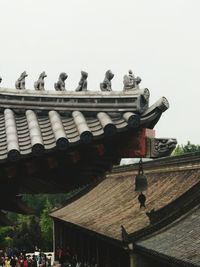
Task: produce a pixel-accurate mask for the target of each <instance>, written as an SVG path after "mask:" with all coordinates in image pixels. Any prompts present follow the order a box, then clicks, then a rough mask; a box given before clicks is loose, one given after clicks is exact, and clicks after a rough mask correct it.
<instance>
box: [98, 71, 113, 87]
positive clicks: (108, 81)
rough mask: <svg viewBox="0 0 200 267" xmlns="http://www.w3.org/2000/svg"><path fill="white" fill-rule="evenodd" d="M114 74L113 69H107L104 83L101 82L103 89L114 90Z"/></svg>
mask: <svg viewBox="0 0 200 267" xmlns="http://www.w3.org/2000/svg"><path fill="white" fill-rule="evenodd" d="M113 77H114V74H113V73H112V71H111V70H107V71H106V73H105V78H104V80H103V82H102V83H100V88H101V91H112V84H111V80H112V79H113Z"/></svg>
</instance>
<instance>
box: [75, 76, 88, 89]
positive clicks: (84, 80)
mask: <svg viewBox="0 0 200 267" xmlns="http://www.w3.org/2000/svg"><path fill="white" fill-rule="evenodd" d="M87 77H88V73H87V72H85V71H81V79H80V81H79V83H78V87H77V88H76V90H75V91H76V92H80V91H87Z"/></svg>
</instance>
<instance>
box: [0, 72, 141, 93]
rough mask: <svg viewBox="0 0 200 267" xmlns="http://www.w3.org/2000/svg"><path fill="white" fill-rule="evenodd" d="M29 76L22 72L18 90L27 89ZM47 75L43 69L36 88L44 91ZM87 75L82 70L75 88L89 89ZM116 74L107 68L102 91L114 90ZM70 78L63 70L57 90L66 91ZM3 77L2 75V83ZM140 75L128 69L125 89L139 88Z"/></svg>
mask: <svg viewBox="0 0 200 267" xmlns="http://www.w3.org/2000/svg"><path fill="white" fill-rule="evenodd" d="M27 76H28V74H27V73H26V71H24V72H22V74H21V75H20V77H19V78H18V79H17V81H16V83H15V88H16V89H18V90H25V89H26V87H25V78H26V77H27ZM45 77H47V75H46V73H45V71H43V72H42V73H41V74H40V76H39V78H38V80H37V81H36V82H35V83H34V88H35V90H37V91H44V90H45V88H44V85H45V82H44V78H45ZM87 77H88V73H87V72H85V71H81V79H80V81H79V83H78V87H77V88H76V89H75V91H76V92H80V91H87ZM113 77H114V74H113V73H112V71H111V70H107V71H106V73H105V78H104V80H103V82H102V83H100V89H101V91H112V83H111V80H112V79H113ZM67 78H68V75H67V74H66V73H65V72H61V73H60V75H59V78H58V81H57V82H56V83H54V88H55V90H56V91H66V89H65V80H66V79H67ZM1 81H2V78H1V77H0V83H1ZM141 81H142V80H141V78H140V77H138V76H137V77H135V76H134V74H133V72H132V70H129V71H128V75H124V80H123V83H124V91H127V90H132V89H139V84H140V82H141Z"/></svg>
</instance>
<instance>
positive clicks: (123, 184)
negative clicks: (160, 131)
mask: <svg viewBox="0 0 200 267" xmlns="http://www.w3.org/2000/svg"><path fill="white" fill-rule="evenodd" d="M144 171H145V174H146V176H147V178H148V184H149V185H148V190H147V192H146V198H147V201H146V206H147V209H146V210H142V209H140V208H139V203H138V199H137V198H138V193H137V192H135V191H134V177H135V175H136V173H137V165H136V166H135V167H134V166H131V167H126V166H125V167H118V168H117V169H116V170H114V171H113V173H111V174H108V175H107V177H106V179H105V180H103V181H102V182H101V183H100V184H98V185H97V186H96V187H95V188H93V189H92V190H91V191H90V192H88V193H87V194H85V195H84V196H82V197H80V198H79V199H77V200H75V201H73V202H72V203H69V204H68V205H67V206H65V207H64V208H61V209H59V210H57V211H55V212H53V213H52V214H51V216H52V217H53V218H55V219H59V220H61V221H64V222H66V223H68V224H70V225H71V226H73V225H74V226H76V227H80V229H87V230H90V231H92V232H95V233H97V234H100V235H103V236H106V237H109V238H112V239H115V240H122V236H121V226H122V225H123V227H124V228H125V229H126V231H127V233H128V234H134V233H137V232H139V231H141V230H143V229H144V228H146V227H148V226H149V225H150V221H149V217H148V216H147V214H146V212H147V211H149V212H150V211H152V210H154V211H155V212H156V211H161V210H162V208H164V207H165V206H167V205H169V204H170V203H173V202H174V201H175V200H176V199H178V198H179V197H181V196H182V195H183V194H184V193H185V192H187V191H188V190H189V189H190V188H192V187H193V186H194V185H196V184H197V183H198V182H199V177H200V158H199V155H198V156H193V157H191V156H187V157H186V156H182V157H169V158H163V159H160V160H154V161H151V162H147V163H144ZM168 212H170V210H168Z"/></svg>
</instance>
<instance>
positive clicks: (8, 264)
mask: <svg viewBox="0 0 200 267" xmlns="http://www.w3.org/2000/svg"><path fill="white" fill-rule="evenodd" d="M48 265H49V262H48V260H47V257H46V255H45V254H44V253H42V252H41V251H38V252H35V253H34V254H32V255H29V254H28V255H27V254H26V253H25V251H18V250H14V249H12V248H8V249H7V250H6V251H0V267H47V266H48Z"/></svg>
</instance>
